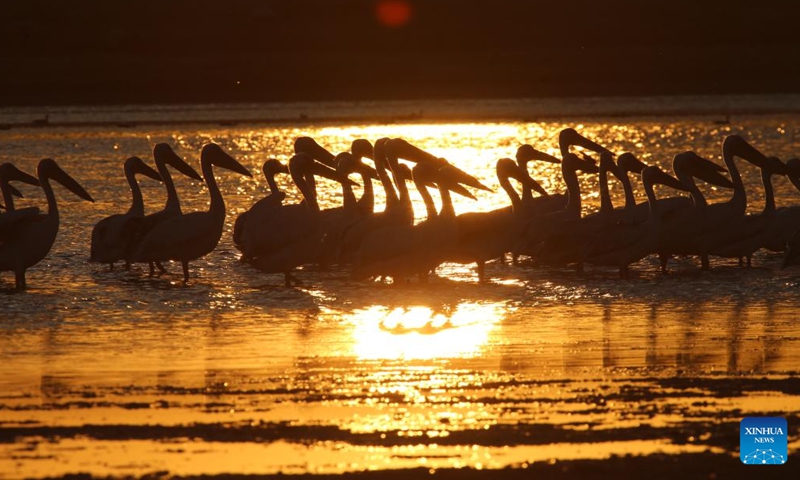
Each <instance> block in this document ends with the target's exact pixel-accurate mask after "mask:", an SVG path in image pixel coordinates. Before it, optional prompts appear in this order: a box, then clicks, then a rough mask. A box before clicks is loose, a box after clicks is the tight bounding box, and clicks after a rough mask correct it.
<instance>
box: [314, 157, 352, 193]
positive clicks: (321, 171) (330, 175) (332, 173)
mask: <svg viewBox="0 0 800 480" xmlns="http://www.w3.org/2000/svg"><path fill="white" fill-rule="evenodd" d="M309 168H310V171H311V173H312V174H313V175H315V176H318V177H325V178H327V179H330V180H333V181H334V182H339V183H341V184H344V185H349V186H351V187H355V186H358V185H359V184H358V183H357V182H354V181H352V180H350V179H349V178H347V176H346V175H343V174H341V173H339V172H337V171H336V170H334V169H332V168H331V167H329V166H327V165H325V164H323V163H320V162H316V161H315V162H313V163H312V164H311V166H310V167H309Z"/></svg>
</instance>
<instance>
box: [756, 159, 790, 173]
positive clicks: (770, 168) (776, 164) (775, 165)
mask: <svg viewBox="0 0 800 480" xmlns="http://www.w3.org/2000/svg"><path fill="white" fill-rule="evenodd" d="M763 170H764V171H766V172H767V173H769V174H771V175H790V174H791V173H792V172H791V170H790V169H789V167H787V166H786V164H785V163H783V162H782V161H781V159H780V158H778V157H767V165H766V167H765V168H763Z"/></svg>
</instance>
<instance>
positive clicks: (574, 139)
mask: <svg viewBox="0 0 800 480" xmlns="http://www.w3.org/2000/svg"><path fill="white" fill-rule="evenodd" d="M572 145H575V146H578V147H583V148H585V149H587V150H592V151H594V152H597V153H602V152H605V151H608V149H607V148H605V147H601V146H600V145H599V144H597V143H595V142H593V141H591V140H589V139H588V138H586V137H584V136H583V135H581V134H580V133H578V132H577V131H575V129H574V128H565V129H564V130H561V132H560V133H559V134H558V147H559V149H560V150H561V156H562V157H563V156H564V154H566V153H569V147H570V146H572Z"/></svg>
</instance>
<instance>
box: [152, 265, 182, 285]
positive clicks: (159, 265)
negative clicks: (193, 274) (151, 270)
mask: <svg viewBox="0 0 800 480" xmlns="http://www.w3.org/2000/svg"><path fill="white" fill-rule="evenodd" d="M156 265H159V267H161V265H160V264H159V263H158V262H156ZM181 265H183V283H186V282H188V281H189V261H188V260H181ZM162 273H163V272H162Z"/></svg>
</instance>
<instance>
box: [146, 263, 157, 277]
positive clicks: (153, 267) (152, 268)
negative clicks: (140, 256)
mask: <svg viewBox="0 0 800 480" xmlns="http://www.w3.org/2000/svg"><path fill="white" fill-rule="evenodd" d="M147 265H148V266H149V267H150V276H151V277H152V276H153V275H155V273H156V266H155V264H154V263H153V262H149V263H148V264H147Z"/></svg>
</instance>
